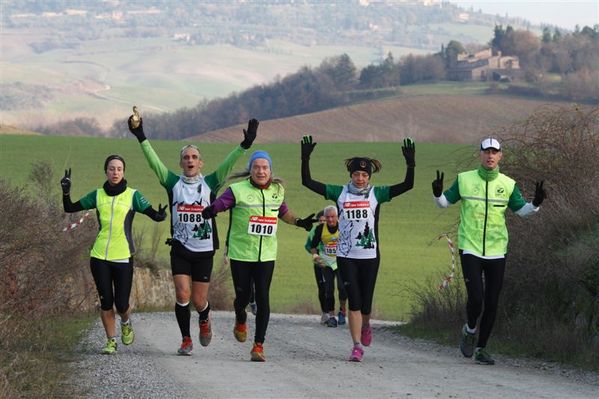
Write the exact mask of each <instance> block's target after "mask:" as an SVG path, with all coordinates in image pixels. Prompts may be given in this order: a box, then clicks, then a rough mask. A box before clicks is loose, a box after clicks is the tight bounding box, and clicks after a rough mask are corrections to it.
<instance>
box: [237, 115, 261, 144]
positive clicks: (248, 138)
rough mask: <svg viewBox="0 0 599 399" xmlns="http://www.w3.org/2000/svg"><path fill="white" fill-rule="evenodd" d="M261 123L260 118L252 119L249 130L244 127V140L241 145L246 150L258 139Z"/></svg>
mask: <svg viewBox="0 0 599 399" xmlns="http://www.w3.org/2000/svg"><path fill="white" fill-rule="evenodd" d="M259 124H260V122H258V119H250V120H249V122H248V128H247V130H246V129H243V141H242V142H241V144H240V145H241V146H242V147H243V148H245V149H246V150H247V149H248V148H250V147H251V146H252V143H253V142H254V140H255V139H256V134H257V133H258V125H259Z"/></svg>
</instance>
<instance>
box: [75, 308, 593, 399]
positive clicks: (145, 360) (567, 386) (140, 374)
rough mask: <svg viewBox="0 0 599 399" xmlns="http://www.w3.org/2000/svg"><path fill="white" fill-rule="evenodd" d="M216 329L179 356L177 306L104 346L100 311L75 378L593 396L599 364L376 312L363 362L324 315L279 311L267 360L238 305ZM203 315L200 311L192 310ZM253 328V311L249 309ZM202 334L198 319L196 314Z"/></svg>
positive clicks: (237, 388) (206, 394)
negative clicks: (435, 335)
mask: <svg viewBox="0 0 599 399" xmlns="http://www.w3.org/2000/svg"><path fill="white" fill-rule="evenodd" d="M211 314H212V317H213V338H212V343H211V344H210V346H208V347H206V348H204V347H201V346H200V345H199V341H198V340H197V338H196V339H194V347H195V348H194V352H193V355H192V356H190V357H183V356H177V355H176V350H177V348H178V346H179V343H180V336H179V331H178V328H177V323H176V321H175V316H174V314H173V313H137V314H135V315H134V316H133V322H134V327H135V333H136V338H135V342H134V344H133V345H131V346H129V347H125V346H124V345H119V351H118V354H117V355H114V356H106V355H100V354H98V353H99V350H100V349H101V346H102V345H103V343H104V336H103V335H104V334H103V330H102V327H101V325H100V323H99V321H98V322H97V323H96V324H95V326H94V327H93V328H92V330H91V331H90V333H89V335H88V336H87V337H86V338H85V339H84V341H83V342H82V345H81V346H80V348H79V359H80V360H79V361H78V362H77V363H75V368H76V370H77V371H76V372H75V375H74V378H73V383H74V384H75V385H76V386H78V387H79V388H80V389H81V390H82V391H83V392H84V393H85V395H86V397H88V398H161V399H167V398H258V397H260V398H315V397H320V398H329V397H330V398H333V397H345V398H354V397H355V398H481V397H483V398H528V399H531V398H593V399H596V398H598V397H599V374H597V373H583V372H579V371H576V370H572V369H569V368H565V367H563V366H559V365H555V364H551V363H543V362H538V361H532V360H515V359H509V358H504V357H501V356H496V360H497V364H496V365H495V366H481V365H477V364H475V363H474V362H473V361H472V360H470V359H465V358H463V357H462V356H461V354H460V353H459V350H458V349H457V348H448V347H443V346H439V345H436V344H431V343H427V342H424V341H418V340H411V339H408V338H405V337H402V336H399V335H396V334H393V333H392V332H391V331H389V330H388V328H387V327H388V326H389V325H390V324H391V323H389V322H376V321H374V322H373V330H374V339H373V343H372V345H371V346H370V347H369V348H366V351H365V355H364V359H363V361H362V363H351V362H348V361H346V359H347V357H348V355H349V352H350V349H351V344H350V337H349V332H348V329H347V326H343V327H341V326H340V327H337V328H327V327H324V326H321V325H320V324H319V320H320V317H319V316H298V315H281V314H273V315H272V316H271V321H270V325H269V329H268V333H267V337H266V343H265V345H264V348H265V354H266V357H267V361H266V362H265V363H254V362H250V361H249V351H250V349H251V341H252V340H251V339H248V341H247V342H245V343H239V342H237V341H235V339H234V337H233V333H232V328H233V322H234V315H233V313H232V312H212V313H211ZM193 317H194V319H193V320H197V319H196V318H197V315H195V314H194V315H193ZM248 322H249V327H250V331H249V333H250V334H248V338H251V337H253V331H254V319H253V317H252V316H251V315H249V317H248ZM192 334H193V336H194V337H197V334H198V327H197V324H196V323H193V324H192Z"/></svg>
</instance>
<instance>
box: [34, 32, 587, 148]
mask: <svg viewBox="0 0 599 399" xmlns="http://www.w3.org/2000/svg"><path fill="white" fill-rule="evenodd" d="M489 46H490V47H491V48H492V49H493V51H494V52H498V51H501V53H502V55H513V56H517V57H519V59H520V65H521V67H522V69H523V70H524V77H525V81H526V85H525V86H523V85H522V84H521V83H516V84H514V85H510V87H508V91H510V89H512V90H511V91H510V92H512V93H514V94H524V95H533V96H547V95H552V96H553V97H557V98H560V99H565V100H575V101H587V102H591V103H592V102H598V101H599V25H595V27H593V28H590V27H588V26H585V27H584V28H583V29H582V30H580V29H577V30H576V31H575V32H572V33H566V34H562V33H561V32H560V31H559V30H558V29H557V28H556V29H554V30H553V31H551V30H550V29H549V28H546V29H545V30H544V31H543V34H542V36H541V37H538V36H536V35H534V34H533V33H532V32H530V31H527V30H516V29H513V28H512V27H511V26H509V25H508V26H507V27H506V28H503V26H501V25H498V26H496V27H495V29H494V37H493V39H492V40H491V41H490V43H489ZM480 48H481V46H474V45H466V46H464V45H462V43H460V42H458V41H455V40H452V41H450V42H449V43H448V44H447V46H443V47H442V49H441V51H440V52H438V53H435V54H429V55H413V54H410V55H407V56H404V57H401V58H400V59H399V60H398V61H396V60H395V59H394V57H393V55H392V54H391V53H389V54H388V55H387V57H386V58H385V59H384V60H383V61H382V62H380V63H378V64H370V65H368V66H366V67H364V68H362V69H361V70H358V68H356V66H355V64H354V63H353V61H352V60H351V58H350V57H349V56H348V55H347V54H342V55H338V56H333V57H329V58H326V59H325V60H324V61H323V62H322V63H321V64H320V65H319V66H317V67H314V68H313V67H308V66H304V67H302V68H300V69H299V70H298V71H297V72H295V73H293V74H289V75H287V76H284V77H282V78H281V77H278V78H276V79H275V81H274V82H272V83H268V84H262V85H257V86H254V87H251V88H249V89H247V90H244V91H242V92H239V93H233V94H231V95H229V96H227V97H224V98H217V99H213V100H203V101H201V102H200V103H198V104H197V105H195V106H194V107H191V108H181V109H179V110H176V111H174V112H168V113H161V114H147V115H145V116H144V117H145V120H146V124H145V126H144V128H145V130H146V132H147V133H148V134H149V135H151V137H154V138H158V139H184V138H186V137H190V136H195V135H201V134H203V133H207V132H210V131H213V130H217V129H222V128H225V127H229V126H233V125H237V124H240V123H244V122H245V121H247V120H248V119H250V118H258V119H261V120H268V119H278V118H285V117H289V116H294V115H302V114H307V113H312V112H317V111H322V110H326V109H331V108H335V107H339V106H343V105H348V104H351V103H352V102H356V101H359V100H364V99H374V98H381V97H384V96H388V95H390V94H397V93H399V90H400V87H401V86H406V85H410V84H414V83H421V82H439V81H443V80H445V79H446V72H447V68H448V66H449V59H450V58H451V57H452V56H453V55H455V54H458V53H462V52H468V51H470V52H472V51H476V50H477V49H480ZM552 74H553V75H554V76H555V75H559V76H560V77H561V83H560V84H559V86H558V88H557V92H555V85H550V84H549V83H548V82H549V80H548V76H551V75H552ZM148 122H149V123H148ZM36 130H38V131H40V132H42V133H44V134H73V135H86V134H87V135H89V134H98V135H108V136H113V137H122V136H125V135H127V134H128V133H127V131H126V124H125V123H123V121H122V120H117V121H115V122H114V123H113V125H112V127H111V128H110V129H109V131H108V132H103V131H102V129H101V128H100V127H99V123H98V122H97V121H96V120H95V119H93V118H78V119H75V120H71V121H66V122H60V123H58V124H55V125H51V126H47V127H40V128H38V129H36Z"/></svg>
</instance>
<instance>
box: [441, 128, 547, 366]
mask: <svg viewBox="0 0 599 399" xmlns="http://www.w3.org/2000/svg"><path fill="white" fill-rule="evenodd" d="M502 156H503V154H502V151H501V144H500V143H499V141H498V140H497V139H494V138H487V139H484V140H483V141H482V142H481V144H480V163H481V165H480V166H479V167H478V169H474V170H471V171H468V172H463V173H460V174H458V177H457V179H456V180H455V181H454V182H453V184H452V185H451V187H450V188H449V189H448V190H447V191H445V192H443V176H444V174H443V173H441V172H439V171H437V178H436V179H435V180H434V181H433V184H432V186H433V196H434V200H435V204H437V206H438V207H440V208H447V207H448V206H449V205H451V204H455V203H456V202H458V201H459V200H461V201H462V203H461V207H460V225H459V228H458V248H459V252H460V260H461V263H462V273H463V275H464V282H465V284H466V291H467V293H468V301H467V304H466V312H467V315H468V322H467V323H466V324H464V326H463V328H462V332H461V341H460V350H461V352H462V354H463V355H464V356H465V357H468V358H471V357H472V355H473V354H474V359H475V360H476V362H477V363H479V364H489V365H491V364H495V360H494V359H493V358H492V357H491V356H490V355H489V353H488V352H487V351H486V350H485V348H486V346H487V340H488V339H489V336H490V335H491V330H492V328H493V323H494V322H495V316H496V314H497V305H498V301H499V293H500V291H501V286H502V285H503V275H504V271H505V255H506V253H507V244H508V232H507V227H506V223H505V211H506V210H507V209H508V208H509V209H511V210H512V211H513V212H515V213H516V214H517V215H518V216H528V215H530V214H533V213H535V212H537V211H538V210H539V206H540V205H541V203H542V202H543V199H545V190H544V189H543V182H542V181H541V182H537V183H536V189H535V196H534V199H533V200H532V203H530V202H526V201H525V200H524V198H522V194H521V192H520V189H518V186H517V185H516V182H515V181H514V180H512V179H511V178H509V177H508V176H506V175H504V174H503V173H500V172H499V161H501V158H502ZM479 317H480V325H479V328H478V329H477V322H478V321H479ZM477 332H478V333H479V334H478V341H477V340H476V333H477ZM475 343H476V350H475V347H474V345H475Z"/></svg>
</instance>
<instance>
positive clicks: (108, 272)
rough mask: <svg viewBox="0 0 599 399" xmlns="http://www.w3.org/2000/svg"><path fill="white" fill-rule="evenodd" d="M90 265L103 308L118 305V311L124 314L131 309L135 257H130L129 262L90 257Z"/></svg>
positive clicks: (107, 308)
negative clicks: (130, 298) (130, 297)
mask: <svg viewBox="0 0 599 399" xmlns="http://www.w3.org/2000/svg"><path fill="white" fill-rule="evenodd" d="M89 265H90V268H91V271H92V276H94V281H95V282H96V288H97V289H98V295H99V296H100V307H101V308H102V310H111V309H112V307H113V306H116V310H117V312H119V314H124V313H125V312H126V311H127V310H129V295H130V294H131V285H132V284H133V258H129V262H127V263H118V262H110V261H108V260H100V259H97V258H90V261H89ZM113 284H114V290H113Z"/></svg>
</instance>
